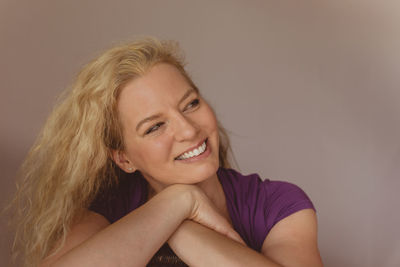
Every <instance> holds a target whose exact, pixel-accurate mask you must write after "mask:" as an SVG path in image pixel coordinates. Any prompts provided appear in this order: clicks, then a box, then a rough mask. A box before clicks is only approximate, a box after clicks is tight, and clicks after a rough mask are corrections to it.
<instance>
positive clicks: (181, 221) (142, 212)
mask: <svg viewBox="0 0 400 267" xmlns="http://www.w3.org/2000/svg"><path fill="white" fill-rule="evenodd" d="M184 96H185V97H184ZM183 97H184V98H183ZM118 112H119V115H120V119H121V122H122V125H123V135H124V142H125V149H124V150H123V151H113V152H112V155H113V159H114V161H115V162H116V164H118V166H119V167H120V168H121V169H123V170H125V171H127V172H133V171H135V170H140V171H141V172H142V174H143V176H144V177H145V179H146V180H147V181H148V182H149V184H150V187H151V189H152V190H151V192H153V193H152V196H151V198H150V200H148V201H147V202H146V203H145V204H144V205H143V206H141V207H140V208H138V209H136V210H134V211H132V212H130V213H129V214H128V215H126V216H125V217H123V218H122V219H121V220H119V221H117V222H116V223H114V224H112V225H110V224H109V223H108V221H107V220H106V219H105V218H104V217H103V216H101V215H99V214H96V213H94V212H91V211H87V215H86V216H85V217H84V218H83V219H82V220H81V221H79V222H78V223H76V224H75V225H73V226H72V230H71V232H70V233H69V234H68V237H67V240H66V242H65V244H64V246H63V247H62V248H61V250H59V251H58V252H57V253H56V254H55V255H53V256H50V257H48V258H46V259H45V260H44V261H43V262H42V265H41V266H96V267H100V266H144V265H145V264H146V263H147V262H148V261H149V260H150V258H151V257H152V256H153V255H154V253H155V252H156V251H157V250H158V249H159V248H160V247H161V246H162V244H164V243H165V242H168V243H169V245H170V246H171V248H172V249H173V250H174V251H175V253H176V254H177V255H178V256H179V257H180V258H181V259H183V260H184V261H185V262H186V263H187V264H188V265H190V266H322V262H321V259H320V256H319V252H318V247H317V225H316V217H315V213H314V211H312V210H302V211H299V212H297V213H295V214H293V215H290V216H288V217H287V218H285V219H283V220H281V221H280V222H278V223H277V224H276V225H275V226H274V227H273V229H272V230H271V232H270V234H269V235H268V236H267V238H266V239H265V241H264V244H263V247H262V253H258V252H256V251H254V250H252V249H251V248H248V247H247V246H246V245H245V244H244V243H243V241H242V240H241V238H240V237H239V235H238V234H237V233H236V232H235V231H234V230H233V228H232V224H231V222H230V217H229V213H228V211H227V208H226V202H225V195H224V192H223V189H222V186H221V184H220V183H219V181H218V177H217V175H216V171H217V169H218V145H219V140H218V129H217V124H216V119H215V115H214V113H213V112H212V110H211V108H210V107H209V106H208V104H207V103H206V102H205V101H204V100H203V99H202V98H201V96H200V95H199V94H198V93H197V92H196V90H194V88H191V87H190V85H189V83H188V82H187V81H186V80H185V78H184V77H183V76H182V75H181V74H180V73H179V71H178V70H177V69H175V68H174V67H173V66H170V65H167V64H158V65H156V66H154V67H153V68H151V69H150V71H149V72H148V73H146V74H145V75H144V76H142V77H140V78H137V79H135V80H133V81H131V82H130V83H128V84H127V86H126V87H125V88H123V89H122V91H121V94H120V98H119V101H118ZM154 115H157V116H156V117H154ZM149 117H151V118H152V119H151V120H146V122H145V123H141V122H142V121H143V120H144V119H146V118H149ZM138 125H140V126H139V127H138ZM203 140H207V146H208V150H206V152H204V155H206V156H204V155H203V156H201V155H200V156H199V157H197V158H194V159H191V160H186V161H182V160H178V157H179V156H180V155H182V153H183V152H185V151H187V150H188V149H192V148H193V147H196V146H198V145H199V144H201V143H202V142H203ZM160 222H163V223H162V224H160ZM149 236H151V238H149ZM204 255H207V257H204Z"/></svg>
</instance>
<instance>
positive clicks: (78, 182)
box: [13, 38, 230, 266]
mask: <svg viewBox="0 0 400 267" xmlns="http://www.w3.org/2000/svg"><path fill="white" fill-rule="evenodd" d="M161 62H164V63H168V64H171V65H173V66H175V67H176V68H177V69H178V70H179V71H180V72H181V73H182V75H183V76H184V77H185V78H186V79H187V80H188V82H189V83H190V84H191V85H193V87H194V88H196V87H195V86H194V84H193V82H192V80H191V79H190V77H189V76H188V74H187V73H186V71H185V70H184V64H183V57H182V55H181V54H180V52H179V48H178V46H177V44H176V43H174V42H171V41H159V40H156V39H150V38H149V39H144V40H140V41H136V42H133V43H128V44H124V45H120V46H116V47H114V48H111V49H110V50H108V51H106V52H105V53H103V54H102V55H100V56H99V57H97V58H96V59H94V60H93V61H91V62H90V63H89V64H87V65H86V66H85V67H84V68H83V69H82V70H81V72H80V73H79V74H78V76H77V79H76V81H75V83H74V84H73V85H72V87H71V88H70V89H69V90H66V91H65V92H64V94H63V95H62V98H61V100H60V101H59V103H58V105H56V107H55V109H54V110H53V112H52V113H51V114H50V116H49V118H48V120H47V122H46V123H45V125H44V127H43V129H42V131H41V133H40V135H39V137H38V138H37V141H36V142H35V144H34V145H33V147H32V148H31V150H30V152H29V154H28V156H27V158H26V159H25V162H24V163H23V165H22V167H21V170H20V176H21V180H20V181H19V183H18V184H17V194H16V196H15V198H14V201H13V205H15V206H16V208H15V216H14V217H15V219H16V222H17V223H18V225H17V232H16V237H15V242H14V256H17V255H18V258H21V257H22V258H23V259H24V264H25V265H26V266H36V265H37V264H38V263H39V262H40V260H41V259H43V258H44V257H46V256H47V255H49V254H50V252H51V251H53V252H56V251H57V248H60V247H61V246H62V245H63V243H64V241H65V237H66V235H67V233H68V231H69V226H70V225H71V224H72V223H73V222H74V221H75V220H77V219H79V218H80V216H82V215H83V211H84V209H85V208H87V207H88V206H89V205H90V203H91V202H92V201H93V199H94V197H95V196H96V194H97V192H98V191H99V189H100V188H101V187H103V186H105V185H109V184H111V183H113V182H115V181H117V180H118V177H117V174H116V172H115V168H116V167H115V165H114V163H113V161H112V160H111V157H110V151H111V150H112V149H118V150H122V149H123V147H124V144H123V139H122V134H121V127H120V123H119V121H118V116H117V112H116V103H117V99H118V94H119V91H120V90H119V89H120V88H122V87H124V85H126V83H127V82H129V81H131V80H132V79H135V78H137V77H140V76H141V75H143V74H145V73H146V71H148V70H149V69H150V68H151V67H152V66H154V65H155V64H157V63H161ZM220 139H221V142H220V149H219V151H220V165H221V166H222V167H229V163H228V160H227V152H228V150H229V147H230V145H229V139H228V136H227V135H226V133H225V131H224V130H223V128H222V127H220ZM58 241H60V242H58Z"/></svg>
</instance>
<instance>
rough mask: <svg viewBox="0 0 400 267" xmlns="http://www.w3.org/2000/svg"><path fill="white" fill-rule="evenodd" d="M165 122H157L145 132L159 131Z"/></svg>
mask: <svg viewBox="0 0 400 267" xmlns="http://www.w3.org/2000/svg"><path fill="white" fill-rule="evenodd" d="M163 124H164V123H163V122H159V123H156V124H155V125H154V126H151V127H150V129H148V130H147V131H146V133H145V134H146V135H147V134H150V133H152V132H154V131H157V130H158V129H159V128H160V127H161V126H162V125H163Z"/></svg>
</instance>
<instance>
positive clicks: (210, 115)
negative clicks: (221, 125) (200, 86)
mask: <svg viewBox="0 0 400 267" xmlns="http://www.w3.org/2000/svg"><path fill="white" fill-rule="evenodd" d="M202 124H203V125H204V127H205V128H207V129H208V130H210V131H214V130H218V126H217V118H216V117H215V114H214V111H213V110H212V109H211V108H210V106H208V105H206V106H205V107H204V113H203V115H202Z"/></svg>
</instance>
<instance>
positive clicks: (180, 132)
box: [173, 113, 200, 142]
mask: <svg viewBox="0 0 400 267" xmlns="http://www.w3.org/2000/svg"><path fill="white" fill-rule="evenodd" d="M173 128H174V137H175V140H176V141H178V142H182V141H186V140H192V139H194V138H195V137H196V136H197V134H198V132H199V130H200V128H199V127H198V125H197V124H196V123H194V122H193V121H192V120H191V119H190V118H188V117H185V116H184V115H183V114H181V113H180V114H177V115H176V116H175V118H174V127H173Z"/></svg>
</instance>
